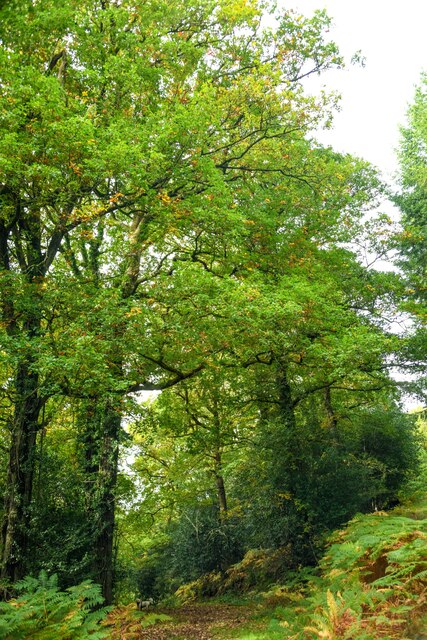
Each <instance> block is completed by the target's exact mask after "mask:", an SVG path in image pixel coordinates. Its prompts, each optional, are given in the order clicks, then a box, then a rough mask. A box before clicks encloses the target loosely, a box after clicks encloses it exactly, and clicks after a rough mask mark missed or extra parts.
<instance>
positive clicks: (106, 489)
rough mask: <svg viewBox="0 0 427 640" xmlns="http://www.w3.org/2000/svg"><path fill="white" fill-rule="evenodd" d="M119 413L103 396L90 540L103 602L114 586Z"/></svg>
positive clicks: (111, 592) (110, 595) (108, 597)
mask: <svg viewBox="0 0 427 640" xmlns="http://www.w3.org/2000/svg"><path fill="white" fill-rule="evenodd" d="M120 427H121V414H120V410H119V407H118V406H117V402H116V401H114V399H111V398H109V399H107V401H106V402H105V405H104V410H103V415H102V417H101V442H100V460H99V471H98V479H97V483H96V485H95V487H96V494H97V496H98V530H97V532H96V537H95V540H94V547H95V562H94V571H95V575H96V580H97V582H99V583H100V584H101V587H102V594H103V596H104V598H105V601H106V603H107V604H111V602H112V600H113V586H114V566H113V560H114V534H115V506H116V503H115V501H116V498H115V488H116V482H117V467H118V454H119V444H118V440H119V433H120Z"/></svg>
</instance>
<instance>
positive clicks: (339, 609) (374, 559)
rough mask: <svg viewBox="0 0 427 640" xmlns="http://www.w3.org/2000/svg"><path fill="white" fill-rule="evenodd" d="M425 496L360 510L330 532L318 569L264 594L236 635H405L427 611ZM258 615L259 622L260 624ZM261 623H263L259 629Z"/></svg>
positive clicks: (352, 638)
mask: <svg viewBox="0 0 427 640" xmlns="http://www.w3.org/2000/svg"><path fill="white" fill-rule="evenodd" d="M426 506H427V501H426V499H425V498H424V502H423V503H422V504H421V503H418V504H416V505H415V504H412V505H409V507H408V512H409V513H411V514H414V515H415V514H416V517H417V518H421V519H413V518H408V517H406V516H404V515H402V513H403V510H402V508H399V509H396V510H395V511H392V512H389V513H384V512H380V513H375V514H370V515H359V516H357V517H356V518H354V519H353V520H352V521H351V522H350V523H349V524H348V525H347V527H346V528H345V529H344V530H341V531H338V532H336V533H335V534H334V536H333V538H332V539H331V541H330V545H329V547H328V551H327V554H326V555H325V556H324V558H323V560H322V561H321V563H320V575H319V576H317V577H316V576H315V575H314V574H313V575H312V576H311V577H310V582H309V585H308V587H306V586H304V584H301V585H300V586H299V587H298V585H296V584H295V585H292V586H291V585H287V586H285V587H281V588H275V589H272V590H271V591H269V592H268V593H266V594H264V607H263V608H262V609H261V610H259V614H258V620H256V619H254V621H253V624H252V623H250V625H249V628H248V629H247V630H245V631H243V630H240V631H238V632H236V633H234V634H231V635H229V636H228V637H230V638H231V637H233V638H238V639H239V640H267V639H268V640H270V639H272V640H275V639H276V638H277V640H285V639H288V640H315V639H317V638H319V639H322V640H339V639H342V640H376V639H379V638H384V639H387V640H406V639H407V638H414V637H415V634H416V633H417V632H420V631H422V630H423V629H424V630H425V627H423V620H424V623H425V621H426V616H427V519H425V518H422V516H423V515H425V507H426ZM260 617H261V619H262V617H263V624H261V625H260V624H259V622H260ZM260 627H262V630H261V628H260Z"/></svg>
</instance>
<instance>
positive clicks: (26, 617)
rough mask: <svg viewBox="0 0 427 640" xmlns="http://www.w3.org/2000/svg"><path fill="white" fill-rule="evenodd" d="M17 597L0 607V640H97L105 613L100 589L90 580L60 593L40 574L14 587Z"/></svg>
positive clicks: (51, 579) (52, 581) (101, 635)
mask: <svg viewBox="0 0 427 640" xmlns="http://www.w3.org/2000/svg"><path fill="white" fill-rule="evenodd" d="M14 589H15V590H16V591H17V593H18V594H19V595H18V596H17V597H16V598H14V599H13V600H9V602H2V603H0V639H1V640H30V639H31V640H101V639H102V638H106V637H107V631H106V630H105V629H103V628H102V627H100V626H99V623H100V621H101V620H102V619H103V618H104V617H105V615H106V613H107V611H108V609H107V608H99V607H100V606H101V605H102V603H103V598H102V595H101V588H100V586H99V585H97V584H93V583H92V582H91V581H90V580H87V581H85V582H82V583H81V584H79V585H77V586H75V587H69V588H68V589H67V590H66V591H60V590H59V588H58V584H57V577H56V576H55V575H53V576H50V577H48V576H47V574H46V572H44V571H42V572H41V573H40V575H39V577H38V578H33V577H27V578H25V579H24V580H21V581H20V582H18V583H16V584H15V585H14Z"/></svg>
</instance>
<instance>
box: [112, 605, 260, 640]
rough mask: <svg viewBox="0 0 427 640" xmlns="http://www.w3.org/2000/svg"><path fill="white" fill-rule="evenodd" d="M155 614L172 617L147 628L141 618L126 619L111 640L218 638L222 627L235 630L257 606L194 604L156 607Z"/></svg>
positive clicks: (205, 639) (114, 632) (113, 633)
mask: <svg viewBox="0 0 427 640" xmlns="http://www.w3.org/2000/svg"><path fill="white" fill-rule="evenodd" d="M153 613H155V614H166V615H168V616H170V617H171V618H172V619H171V620H170V621H167V622H157V623H156V624H153V625H150V626H148V627H145V628H142V625H141V621H139V623H136V622H135V620H133V621H132V622H130V621H129V620H126V619H122V621H121V623H120V624H118V625H117V626H116V628H115V630H114V631H113V632H112V636H111V639H112V640H119V639H121V638H126V639H128V638H132V640H215V638H217V637H218V634H219V632H220V631H221V629H233V628H236V627H239V626H241V625H243V624H244V623H245V622H247V620H248V619H249V617H250V616H251V614H253V609H251V608H249V607H243V606H233V605H227V604H192V605H185V606H183V607H180V608H179V609H156V610H155V612H153Z"/></svg>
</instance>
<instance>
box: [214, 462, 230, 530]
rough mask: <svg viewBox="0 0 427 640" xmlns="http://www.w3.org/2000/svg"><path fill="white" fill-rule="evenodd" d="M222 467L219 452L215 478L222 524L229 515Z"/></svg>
mask: <svg viewBox="0 0 427 640" xmlns="http://www.w3.org/2000/svg"><path fill="white" fill-rule="evenodd" d="M221 466H222V460H221V453H220V452H219V451H217V452H216V454H215V469H214V476H215V483H216V492H217V497H218V505H219V517H220V520H221V522H222V521H223V519H224V517H225V516H226V515H227V511H228V507H227V494H226V492H225V484H224V477H223V475H222V473H221Z"/></svg>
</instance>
